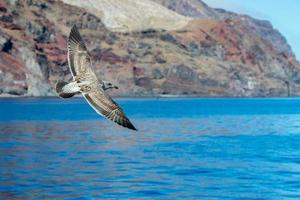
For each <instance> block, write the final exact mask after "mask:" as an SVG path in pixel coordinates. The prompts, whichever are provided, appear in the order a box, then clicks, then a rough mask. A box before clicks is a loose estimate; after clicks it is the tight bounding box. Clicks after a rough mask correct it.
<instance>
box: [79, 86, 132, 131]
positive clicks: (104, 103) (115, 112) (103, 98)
mask: <svg viewBox="0 0 300 200" xmlns="http://www.w3.org/2000/svg"><path fill="white" fill-rule="evenodd" d="M83 96H84V98H85V99H86V100H87V102H88V103H89V104H90V105H91V106H92V107H93V108H94V110H95V111H96V112H97V113H98V114H100V115H102V116H104V117H106V118H107V119H110V120H112V121H113V122H115V123H117V124H119V125H121V126H124V127H126V128H129V129H132V130H137V129H136V128H135V127H134V126H133V124H132V123H131V122H130V121H129V119H128V118H127V117H126V115H125V113H124V112H123V110H122V108H120V107H119V105H118V104H117V103H116V102H115V101H114V100H112V99H111V98H110V97H109V96H108V95H107V94H106V93H105V92H104V91H102V90H101V89H99V90H98V91H95V92H92V93H88V94H84V95H83Z"/></svg>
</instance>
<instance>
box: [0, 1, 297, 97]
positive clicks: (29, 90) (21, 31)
mask: <svg viewBox="0 0 300 200" xmlns="http://www.w3.org/2000/svg"><path fill="white" fill-rule="evenodd" d="M85 2H86V3H85V4H80V1H69V0H64V1H53V0H47V1H42V0H27V1H21V0H15V1H9V0H6V1H2V2H1V3H0V49H1V52H0V93H1V94H2V95H5V94H14V95H30V96H47V95H53V94H54V91H53V89H52V88H53V86H54V85H55V82H56V81H57V80H61V79H65V80H70V79H71V75H70V72H69V70H68V67H67V59H66V53H67V52H66V50H67V47H66V38H67V35H68V33H69V30H70V27H71V26H72V25H73V24H77V26H78V28H79V29H80V31H81V33H82V36H83V38H84V40H85V41H86V45H87V47H88V49H89V51H90V54H91V56H92V59H93V64H94V69H95V71H96V73H97V75H98V77H99V78H105V79H106V80H111V81H112V82H114V83H115V84H117V85H119V88H120V89H119V90H115V91H112V92H111V93H112V94H113V95H119V96H152V95H155V96H156V95H162V94H166V95H198V96H286V95H287V94H288V92H290V93H291V95H294V96H296V95H299V94H300V87H299V86H300V74H299V71H300V65H299V63H298V61H297V60H296V59H295V56H294V54H293V53H292V51H291V48H290V46H289V45H288V44H287V42H286V40H285V39H284V37H283V36H281V35H280V33H279V32H278V31H276V30H274V29H273V28H272V25H271V24H270V23H269V22H266V21H261V20H256V19H253V18H251V17H249V16H243V15H237V14H234V13H230V12H227V11H224V10H217V9H212V8H209V7H208V6H207V5H205V4H204V3H202V2H201V1H199V0H180V1H172V0H164V1H162V0H152V1H150V0H143V1H133V0H126V3H124V4H122V3H120V2H119V1H118V0H113V1H108V0H95V1H91V0H89V1H85ZM91 2H96V3H97V4H95V5H98V6H93V5H92V4H91ZM91 5H92V6H91ZM153 6H154V7H155V6H157V9H156V10H155V12H150V11H151V10H153ZM136 8H139V9H136ZM149 8H150V9H149ZM108 11H109V12H108ZM121 11H122V12H121ZM107 13H115V15H111V14H107ZM143 13H145V14H143ZM137 17H138V19H137ZM131 19H135V21H134V23H130V22H131V21H132V20H131ZM174 20H175V22H176V23H172V22H174Z"/></svg>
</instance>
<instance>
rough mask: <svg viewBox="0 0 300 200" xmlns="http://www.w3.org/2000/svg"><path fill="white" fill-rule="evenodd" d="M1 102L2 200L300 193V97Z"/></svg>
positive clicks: (255, 196) (298, 195)
mask: <svg viewBox="0 0 300 200" xmlns="http://www.w3.org/2000/svg"><path fill="white" fill-rule="evenodd" d="M116 101H117V102H118V103H119V104H120V105H121V106H122V107H123V109H124V111H125V112H126V113H127V115H128V117H129V118H130V120H131V121H132V122H133V124H134V125H135V126H136V128H137V129H139V131H138V132H135V131H131V130H128V129H125V128H122V127H120V126H118V125H116V124H114V123H112V122H110V121H108V120H106V119H104V118H102V117H100V116H98V115H97V114H96V113H95V112H94V111H93V109H92V108H90V107H89V105H88V104H87V103H86V102H85V101H84V99H81V98H74V99H68V100H62V99H58V98H40V99H39V98H12V99H9V98H4V99H0V199H209V200H211V199H230V200H231V199H248V200H250V199H300V99H298V98H286V99H285V98H273V99H231V98H227V99H209V98H206V99H201V98H199V99H194V98H188V99H179V98H178V99H176V98H174V99H117V100H116Z"/></svg>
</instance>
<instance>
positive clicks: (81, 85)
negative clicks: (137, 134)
mask: <svg viewBox="0 0 300 200" xmlns="http://www.w3.org/2000/svg"><path fill="white" fill-rule="evenodd" d="M68 64H69V68H70V71H71V74H72V76H73V81H71V82H69V83H67V82H63V81H59V82H57V83H56V86H55V89H56V92H57V94H58V95H59V96H60V97H62V98H70V97H72V96H74V95H75V94H79V93H81V94H82V95H83V97H84V98H85V99H86V101H87V102H88V103H89V105H90V106H91V107H92V108H93V109H94V110H95V111H96V112H97V113H98V114H100V115H102V116H104V117H105V118H107V119H109V120H112V121H113V122H115V123H117V124H119V125H121V126H124V127H126V128H129V129H132V130H137V129H136V128H135V127H134V125H133V124H132V123H131V122H130V121H129V119H128V118H127V117H126V115H125V113H124V111H123V110H122V108H121V107H120V106H119V105H118V104H117V103H116V102H115V101H114V100H113V99H112V98H111V97H110V96H109V95H108V94H107V93H106V92H105V91H106V90H108V89H114V88H115V89H118V87H117V86H115V85H114V84H112V83H111V82H109V81H105V80H104V81H102V80H99V79H98V78H97V76H96V74H95V73H94V71H93V69H92V64H91V58H90V56H89V53H88V51H87V48H86V46H85V44H84V42H83V40H82V38H81V36H80V33H79V31H78V29H77V27H76V25H74V26H73V27H72V29H71V32H70V35H69V38H68Z"/></svg>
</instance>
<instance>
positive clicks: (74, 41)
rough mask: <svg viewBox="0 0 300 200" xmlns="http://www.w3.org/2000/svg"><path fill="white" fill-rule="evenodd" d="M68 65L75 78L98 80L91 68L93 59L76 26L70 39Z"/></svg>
mask: <svg viewBox="0 0 300 200" xmlns="http://www.w3.org/2000/svg"><path fill="white" fill-rule="evenodd" d="M68 63H69V68H70V70H71V73H72V75H73V76H77V75H80V76H81V77H90V76H92V77H93V78H96V75H95V73H94V72H93V70H92V68H91V58H90V56H89V54H88V51H87V48H86V46H85V44H84V42H83V40H82V38H81V36H80V33H79V31H78V29H77V27H76V26H75V25H74V26H73V27H72V29H71V32H70V35H69V38H68Z"/></svg>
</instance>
